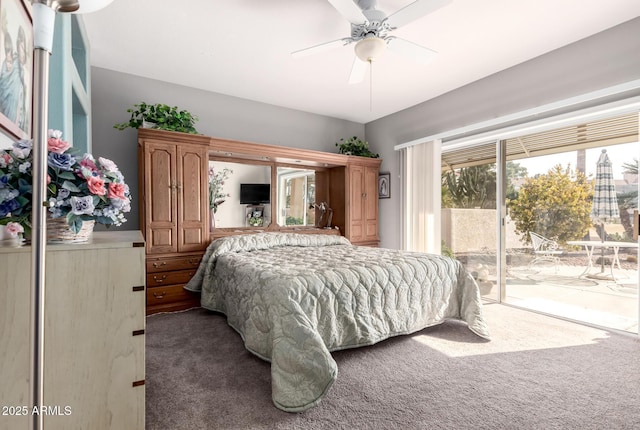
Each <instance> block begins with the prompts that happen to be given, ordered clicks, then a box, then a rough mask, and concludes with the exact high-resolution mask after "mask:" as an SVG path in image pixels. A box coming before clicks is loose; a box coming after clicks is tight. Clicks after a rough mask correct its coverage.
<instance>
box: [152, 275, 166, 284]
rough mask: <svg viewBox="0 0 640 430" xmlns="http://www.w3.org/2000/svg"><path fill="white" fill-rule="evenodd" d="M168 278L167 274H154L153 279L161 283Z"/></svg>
mask: <svg viewBox="0 0 640 430" xmlns="http://www.w3.org/2000/svg"><path fill="white" fill-rule="evenodd" d="M165 279H167V275H161V276H158V275H153V280H154V281H156V282H157V283H161V282H164V280H165Z"/></svg>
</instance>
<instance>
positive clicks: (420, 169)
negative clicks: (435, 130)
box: [402, 140, 442, 254]
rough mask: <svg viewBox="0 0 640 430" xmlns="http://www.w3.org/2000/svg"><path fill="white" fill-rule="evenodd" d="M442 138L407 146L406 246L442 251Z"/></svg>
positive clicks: (405, 159)
mask: <svg viewBox="0 0 640 430" xmlns="http://www.w3.org/2000/svg"><path fill="white" fill-rule="evenodd" d="M441 147H442V144H441V141H440V140H434V141H430V142H425V143H421V144H418V145H414V146H411V147H407V148H404V149H403V150H402V151H403V158H404V171H403V176H404V178H403V184H404V185H405V186H404V193H403V200H404V202H403V203H404V205H403V209H404V219H403V225H402V227H403V228H402V229H403V235H402V236H403V241H402V242H403V243H402V244H403V248H404V249H405V250H407V251H417V252H429V253H434V254H439V253H440V237H441V233H440V206H441V205H440V200H441V196H440V156H441V153H440V151H441Z"/></svg>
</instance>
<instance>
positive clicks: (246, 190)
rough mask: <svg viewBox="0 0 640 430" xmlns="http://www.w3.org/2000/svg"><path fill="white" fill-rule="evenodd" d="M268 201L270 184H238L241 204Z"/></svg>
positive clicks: (258, 203) (257, 203)
mask: <svg viewBox="0 0 640 430" xmlns="http://www.w3.org/2000/svg"><path fill="white" fill-rule="evenodd" d="M270 202H271V185H270V184H240V204H241V205H260V204H265V203H270Z"/></svg>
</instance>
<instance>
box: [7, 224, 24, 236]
mask: <svg viewBox="0 0 640 430" xmlns="http://www.w3.org/2000/svg"><path fill="white" fill-rule="evenodd" d="M5 231H6V232H7V233H9V235H10V236H11V237H18V235H19V234H20V233H24V227H22V226H21V225H20V224H18V223H17V222H10V223H7V225H6V227H5Z"/></svg>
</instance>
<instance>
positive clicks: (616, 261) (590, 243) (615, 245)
mask: <svg viewBox="0 0 640 430" xmlns="http://www.w3.org/2000/svg"><path fill="white" fill-rule="evenodd" d="M567 245H579V246H584V249H585V251H587V261H588V264H587V268H586V269H584V272H582V274H581V275H580V276H582V275H584V274H585V273H587V272H588V271H589V270H591V269H593V261H592V257H593V251H594V250H595V249H596V248H611V249H612V250H613V261H612V262H611V277H612V278H613V280H615V277H614V276H613V267H614V266H615V265H617V266H618V269H620V270H622V267H621V266H620V258H619V257H618V251H620V248H638V242H614V241H611V240H605V241H604V242H603V241H601V240H570V241H568V242H567Z"/></svg>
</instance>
